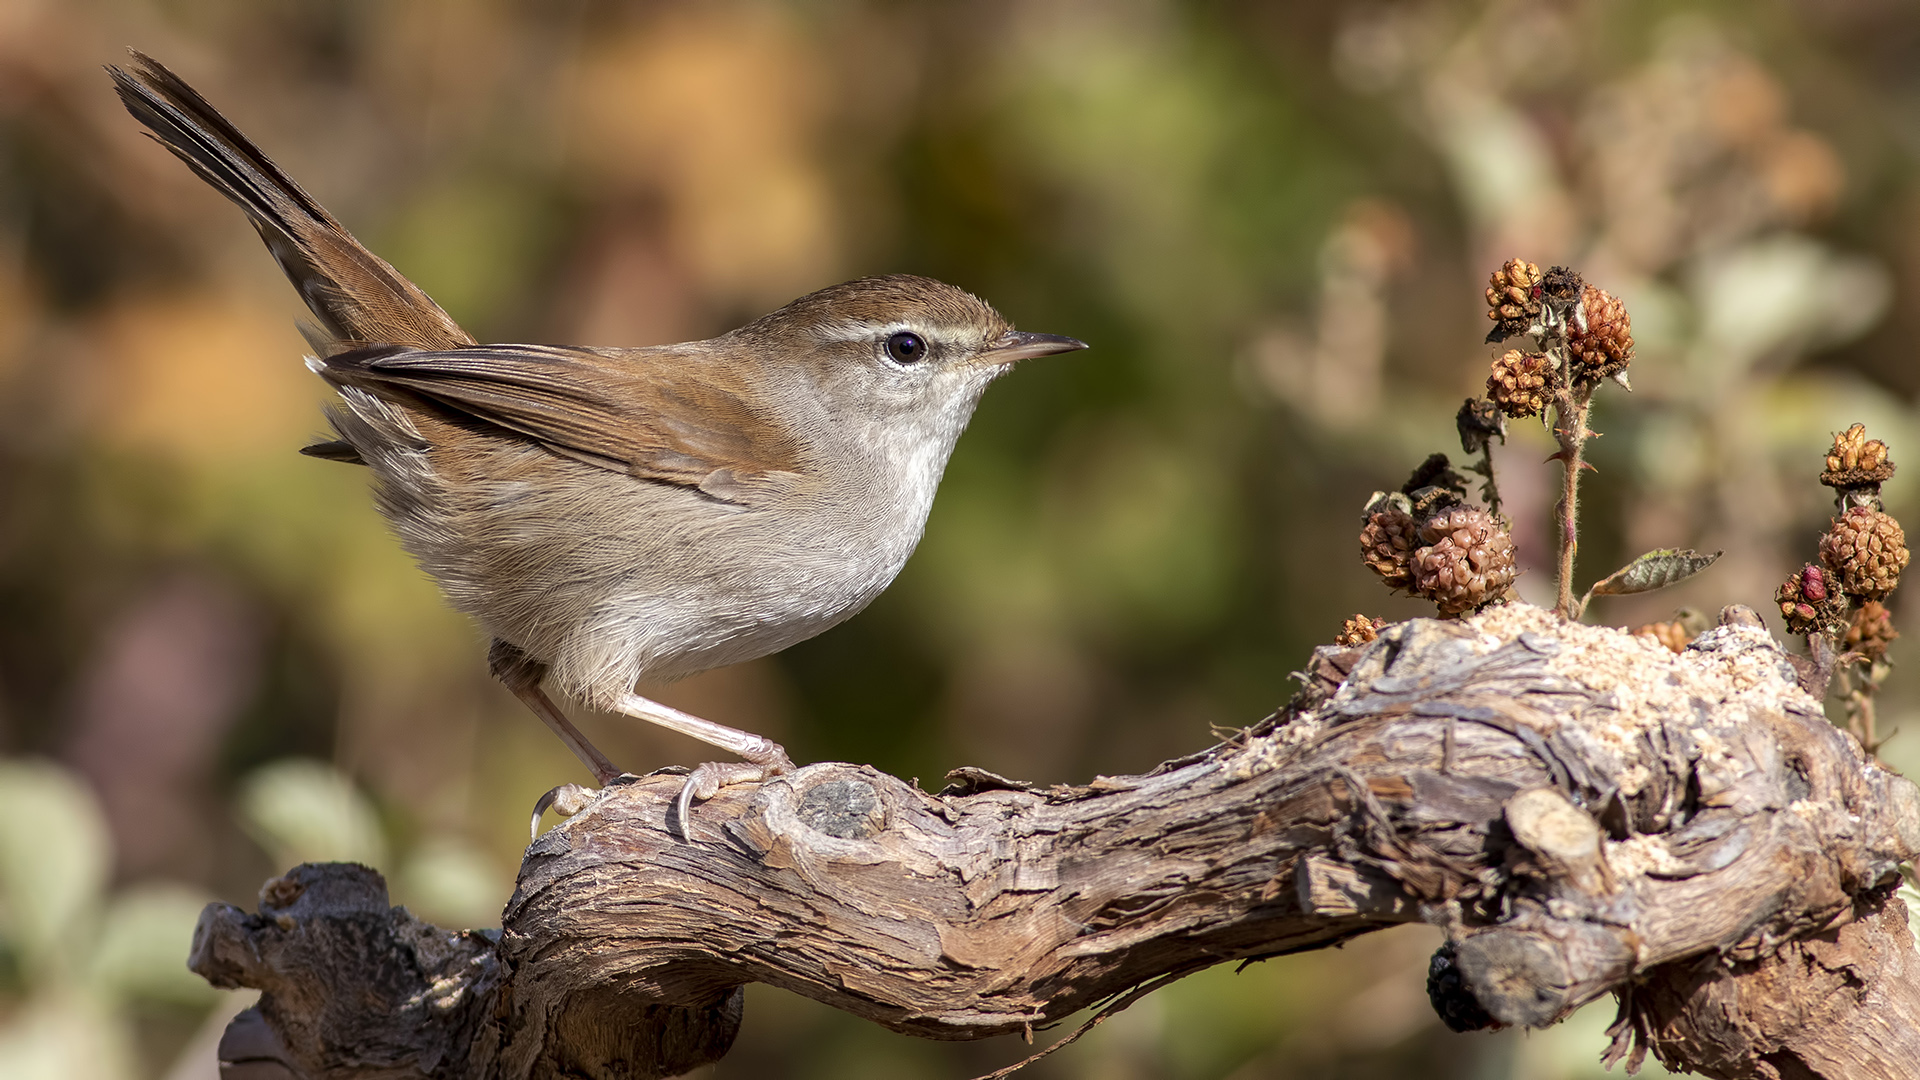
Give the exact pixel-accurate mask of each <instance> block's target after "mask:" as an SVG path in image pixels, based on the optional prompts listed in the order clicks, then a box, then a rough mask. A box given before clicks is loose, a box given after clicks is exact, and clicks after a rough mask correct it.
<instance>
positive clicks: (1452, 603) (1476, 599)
mask: <svg viewBox="0 0 1920 1080" xmlns="http://www.w3.org/2000/svg"><path fill="white" fill-rule="evenodd" d="M1420 539H1421V540H1422V541H1424V544H1425V546H1423V547H1420V548H1419V549H1417V550H1415V551H1414V553H1413V588H1412V590H1411V591H1412V593H1413V594H1414V595H1415V596H1424V597H1426V598H1427V599H1429V600H1432V601H1433V602H1434V603H1436V604H1438V605H1439V606H1440V613H1441V614H1443V615H1458V614H1460V613H1462V612H1465V611H1471V610H1473V609H1474V608H1477V607H1480V606H1481V605H1483V604H1486V603H1487V602H1489V601H1492V600H1497V599H1499V598H1500V597H1501V596H1504V595H1505V594H1506V591H1507V588H1508V587H1509V586H1511V585H1512V584H1513V578H1514V555H1513V537H1512V536H1510V535H1508V533H1507V530H1506V528H1505V527H1504V526H1502V525H1501V523H1500V520H1499V519H1498V518H1496V517H1494V516H1493V515H1492V514H1490V513H1488V512H1487V511H1485V510H1483V509H1481V508H1479V507H1477V506H1456V507H1453V508H1451V509H1448V510H1443V511H1441V512H1440V513H1438V514H1435V515H1434V516H1433V517H1432V518H1429V519H1428V520H1427V521H1426V522H1425V523H1424V524H1422V525H1421V527H1420Z"/></svg>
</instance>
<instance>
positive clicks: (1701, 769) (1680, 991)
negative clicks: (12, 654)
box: [193, 606, 1920, 1080]
mask: <svg viewBox="0 0 1920 1080" xmlns="http://www.w3.org/2000/svg"><path fill="white" fill-rule="evenodd" d="M1742 610H1743V609H1729V611H1730V613H1731V614H1732V616H1733V617H1731V618H1729V619H1727V620H1725V621H1726V622H1727V623H1728V625H1723V626H1722V627H1721V628H1720V629H1718V630H1716V631H1713V632H1710V633H1709V634H1707V635H1704V636H1703V637H1702V638H1701V640H1700V641H1699V642H1697V643H1696V645H1695V647H1694V648H1693V649H1692V650H1690V651H1689V652H1688V654H1686V655H1685V656H1681V657H1674V656H1673V655H1672V654H1670V653H1667V652H1666V651H1665V650H1664V649H1660V648H1658V647H1656V646H1653V645H1651V644H1650V643H1647V642H1644V641H1641V640H1640V639H1634V638H1630V637H1627V636H1626V635H1624V634H1621V633H1619V632H1618V631H1611V630H1605V629H1600V628H1593V627H1581V626H1570V625H1566V624H1562V623H1559V622H1558V621H1557V620H1556V619H1554V618H1553V617H1552V616H1551V615H1550V614H1548V613H1545V612H1540V611H1538V610H1536V609H1530V608H1524V607H1519V606H1513V607H1510V608H1506V609H1499V610H1497V611H1495V612H1492V613H1489V614H1487V615H1484V616H1481V617H1479V618H1477V619H1474V620H1470V621H1468V622H1466V623H1441V622H1435V621H1430V620H1417V621H1414V622H1409V623H1406V624H1402V625H1400V626H1396V627H1392V628H1390V629H1389V630H1388V631H1386V632H1385V633H1384V634H1383V635H1382V636H1381V638H1380V640H1378V641H1376V642H1374V643H1373V644H1371V645H1369V646H1367V647H1366V648H1365V649H1363V650H1332V649H1323V650H1320V651H1319V652H1318V653H1316V654H1315V657H1314V661H1313V664H1312V666H1311V669H1310V672H1309V674H1308V675H1307V676H1306V680H1307V687H1306V689H1305V690H1304V691H1302V693H1300V694H1299V695H1298V696H1297V697H1296V699H1295V700H1294V702H1293V703H1292V704H1290V705H1289V706H1288V708H1287V709H1285V710H1282V711H1281V712H1280V713H1279V714H1277V715H1275V716H1274V717H1271V718H1269V719H1268V720H1266V721H1264V722H1262V723H1261V724H1259V725H1257V726H1256V727H1255V728H1253V729H1251V730H1249V731H1248V732H1246V733H1245V734H1243V735H1242V736H1241V737H1239V738H1236V739H1233V740H1230V741H1229V742H1227V743H1224V744H1222V745H1219V746H1216V747H1213V748H1211V749H1209V750H1207V751H1205V752H1203V753H1200V754H1196V755H1194V756H1192V757H1189V758H1185V759H1181V760H1178V761H1173V762H1168V763H1166V764H1164V765H1162V766H1160V767H1159V768H1157V769H1155V770H1154V771H1152V772H1150V773H1147V774H1144V775H1140V776H1124V777H1101V778H1098V779H1096V780H1095V781H1094V782H1093V783H1091V784H1088V785H1084V786H1076V787H1068V786H1056V787H1047V788H1038V787H1031V786H1028V785H1024V784H1018V783H1014V782H1011V781H1006V780H1003V779H1001V778H999V777H995V776H992V775H991V774H988V773H984V772H981V771H979V770H962V771H961V772H960V773H957V774H955V776H954V777H952V778H950V779H953V780H954V781H955V782H954V783H953V785H952V786H951V787H949V789H948V790H947V791H945V792H943V793H941V794H939V795H928V794H926V793H923V792H921V791H920V790H919V789H917V788H915V787H914V786H912V785H910V784H907V783H904V782H902V781H900V780H897V779H895V778H893V777H890V776H886V775H884V774H882V773H879V772H876V771H875V770H873V769H870V768H863V767H859V766H852V765H845V764H838V763H827V764H820V765H813V766H808V767H806V768H803V769H799V770H797V771H796V772H794V773H792V774H790V775H788V776H785V777H781V778H780V779H778V780H776V781H773V782H770V783H767V784H763V785H759V786H756V787H744V788H737V789H729V790H727V791H724V792H722V793H721V795H720V796H719V797H718V798H716V799H714V800H713V801H712V802H710V803H706V804H703V805H702V806H700V807H699V808H698V809H697V811H696V812H695V814H694V815H693V820H692V822H691V823H690V824H691V827H692V837H693V839H692V843H690V844H689V843H682V842H680V841H678V840H676V839H675V838H674V837H673V835H672V833H671V832H669V830H668V829H667V828H666V824H665V818H666V814H667V812H668V807H669V805H670V803H671V802H672V799H673V796H674V793H675V792H676V790H677V789H678V786H679V783H680V781H679V779H678V778H676V777H671V776H661V777H647V778H640V779H636V780H633V781H631V782H627V783H623V784H619V785H616V786H612V787H609V788H607V789H606V790H604V791H602V792H600V793H599V794H598V795H597V796H596V797H595V798H594V799H593V800H592V801H591V802H590V803H589V804H588V805H587V806H586V808H585V809H584V810H582V811H581V812H580V813H578V814H576V815H575V816H574V817H572V818H570V819H568V820H567V821H566V822H564V823H563V824H561V825H560V826H558V827H556V828H555V829H553V830H552V831H550V832H548V833H547V834H546V835H544V836H542V837H541V838H540V839H539V840H537V841H535V842H534V843H533V844H532V845H531V846H530V847H529V848H528V849H527V853H526V857H525V861H524V862H523V864H522V866H521V872H520V878H519V883H518V887H517V888H516V890H515V892H514V895H513V898H512V899H511V900H510V901H509V902H508V904H507V908H506V911H505V913H504V926H503V929H502V930H501V931H499V932H498V933H497V934H494V933H492V932H466V933H456V932H449V931H443V930H439V929H437V928H433V927H428V926H425V925H423V924H421V923H419V922H417V921H416V920H413V919H412V917H411V916H409V915H407V914H406V912H405V911H404V910H403V909H391V910H390V909H388V908H387V903H386V898H385V893H384V887H383V886H382V885H381V884H380V882H379V881H378V878H377V875H373V874H372V873H371V872H370V871H367V870H365V869H364V868H357V867H343V866H337V865H335V866H306V867H301V868H299V869H297V870H295V871H294V872H292V873H290V874H289V875H287V876H286V877H284V878H279V879H275V881H274V882H271V883H269V885H268V887H267V889H266V890H263V894H262V899H261V910H260V914H258V915H248V914H245V913H244V912H241V911H240V910H239V909H238V908H234V907H231V906H228V905H213V906H211V907H209V908H208V910H207V912H206V914H205V915H204V916H203V917H202V920H201V926H200V928H199V931H198V933H197V934H196V939H195V946H194V958H193V966H194V969H195V970H196V971H199V972H200V973H201V974H203V975H204V976H206V977H207V978H208V979H209V980H210V981H212V982H214V983H215V984H216V985H221V986H255V987H259V988H260V989H261V990H262V991H263V996H262V999H261V1004H260V1006H259V1008H258V1010H257V1013H256V1014H255V1015H253V1016H252V1017H251V1018H245V1017H243V1020H242V1021H236V1026H235V1029H234V1030H233V1031H230V1033H229V1041H230V1042H231V1043H233V1046H232V1047H231V1048H230V1049H231V1051H232V1053H231V1055H229V1054H223V1057H226V1058H227V1059H228V1060H229V1061H234V1062H236V1064H235V1065H233V1066H232V1067H231V1069H230V1072H229V1075H231V1076H239V1075H243V1074H242V1073H241V1072H239V1071H238V1070H239V1069H241V1068H243V1067H244V1068H250V1069H254V1070H256V1071H254V1072H249V1073H245V1074H244V1075H247V1076H266V1075H271V1074H270V1073H266V1072H260V1071H257V1070H260V1069H265V1068H284V1069H285V1070H286V1072H287V1074H291V1075H298V1076H306V1077H315V1078H319V1077H327V1078H333V1077H375V1076H378V1077H403V1076H404V1077H415V1076H432V1077H475V1078H488V1080H492V1078H502V1080H509V1078H511V1080H519V1078H523V1077H545V1076H554V1075H585V1076H622V1077H657V1076H668V1075H674V1074H676V1073H678V1072H682V1071H685V1070H687V1069H690V1068H692V1067H694V1066H697V1065H699V1064H702V1063H704V1062H707V1061H712V1060H716V1059H717V1058H719V1057H720V1056H721V1055H723V1054H724V1053H725V1052H726V1050H727V1047H728V1046H729V1045H730V1043H731V1042H732V1039H733V1036H734V1034H735V1032H736V1031H737V1030H738V1028H739V1025H740V1023H741V1010H740V1001H741V998H740V988H741V986H742V985H743V984H745V983H747V982H764V983H768V984H771V985H774V986H779V987H782V988H784V989H787V990H791V991H793V992H795V993H799V994H803V995H805V996H808V997H811V998H814V999H816V1000H819V1001H823V1002H826V1003H828V1004H830V1005H833V1006H835V1007H836V1008H840V1009H843V1010H845V1011H847V1012H851V1013H853V1014H855V1015H857V1016H861V1017H865V1018H867V1019H869V1020H872V1021H874V1022H875V1023H879V1024H882V1025H884V1026H886V1027H888V1028H891V1029H893V1030H895V1031H900V1032H904V1033H908V1034H912V1035H918V1036H922V1037H926V1038H936V1039H974V1038H982V1037H986V1036H991V1035H999V1034H1005V1033H1009V1032H1021V1031H1026V1030H1030V1029H1031V1027H1032V1026H1035V1025H1039V1024H1042V1023H1046V1022H1049V1021H1053V1020H1057V1019H1059V1018H1061V1017H1064V1016H1067V1015H1069V1014H1071V1013H1073V1012H1075V1011H1077V1010H1079V1009H1082V1008H1085V1007H1087V1006H1089V1005H1092V1004H1095V1003H1097V1002H1100V1001H1101V1000H1103V999H1106V998H1109V997H1111V996H1113V995H1115V994H1119V993H1122V992H1124V991H1127V990H1129V989H1130V988H1133V987H1137V986H1141V985H1143V984H1149V983H1151V982H1153V981H1154V980H1159V979H1165V978H1168V977H1177V976H1179V975H1181V974H1185V973H1189V972H1192V971H1196V970H1199V969H1201V968H1204V967H1208V966H1211V965H1214V964H1218V963H1222V962H1227V961H1234V960H1242V959H1251V958H1258V957H1266V956H1274V955H1279V954H1281V953H1287V952H1296V951H1300V950H1305V949H1314V948H1322V947H1325V946H1327V945H1331V944H1335V943H1337V942H1340V941H1343V940H1346V939H1348V938H1351V937H1353V936H1355V935H1358V934H1363V933H1366V932H1368V931H1371V930H1375V929H1378V928H1381V927H1384V926H1388V925H1392V924H1395V923H1400V922H1408V921H1413V920H1424V921H1427V922H1430V923H1434V924H1436V925H1438V926H1441V927H1443V928H1445V929H1446V930H1447V932H1448V938H1449V940H1448V943H1447V946H1446V947H1445V948H1443V949H1442V951H1441V953H1440V954H1439V955H1437V956H1436V958H1435V965H1434V973H1433V977H1432V979H1431V980H1430V991H1431V993H1432V994H1433V996H1434V1000H1435V1006H1436V1008H1437V1009H1439V1011H1440V1012H1441V1014H1442V1016H1443V1017H1444V1018H1446V1019H1447V1020H1448V1022H1449V1024H1450V1025H1452V1026H1454V1027H1456V1028H1458V1029H1465V1028H1470V1027H1484V1026H1490V1025H1495V1024H1524V1025H1529V1026H1542V1025H1546V1024H1551V1023H1554V1022H1556V1021H1558V1020H1559V1019H1561V1018H1563V1017H1565V1016H1566V1015H1567V1014H1568V1013H1570V1012H1571V1011H1572V1010H1573V1009H1575V1008H1577V1007H1578V1006H1580V1005H1582V1004H1584V1003H1586V1002H1587V1001H1590V1000H1592V999H1594V998H1596V997H1599V996H1601V995H1603V994H1606V993H1609V992H1614V993H1619V994H1621V995H1622V997H1623V1000H1624V1002H1625V1005H1624V1006H1623V1018H1622V1023H1621V1024H1620V1025H1619V1026H1618V1028H1617V1038H1616V1042H1615V1047H1614V1050H1613V1053H1614V1054H1615V1056H1620V1055H1624V1054H1634V1055H1638V1054H1639V1053H1641V1052H1643V1051H1644V1049H1645V1048H1649V1047H1650V1048H1652V1049H1653V1050H1654V1051H1655V1052H1656V1053H1658V1054H1659V1055H1660V1056H1661V1058H1662V1060H1663V1061H1665V1062H1666V1063H1667V1064H1669V1065H1670V1066H1675V1067H1682V1068H1686V1067H1702V1068H1718V1069H1721V1070H1722V1071H1718V1072H1709V1075H1715V1076H1729V1077H1732V1076H1742V1077H1745V1076H1755V1077H1768V1076H1783V1077H1808V1076H1817V1077H1836V1078H1837V1077H1842V1076H1848V1077H1851V1076H1872V1077H1881V1076H1887V1077H1895V1076H1899V1077H1920V1052H1916V1051H1915V1050H1910V1049H1906V1048H1907V1047H1909V1046H1910V1045H1911V1044H1912V1041H1913V1040H1914V1039H1915V1038H1916V1036H1915V1032H1916V1031H1920V1025H1917V1024H1916V1023H1914V1017H1915V1016H1916V1015H1920V964H1916V962H1915V959H1914V956H1913V945H1912V941H1911V938H1910V936H1908V935H1907V933H1906V930H1905V924H1904V917H1903V914H1904V913H1903V908H1902V907H1901V905H1899V904H1898V902H1897V901H1894V902H1891V903H1890V902H1889V901H1888V897H1889V896H1890V894H1891V889H1892V887H1893V885H1894V883H1895V882H1896V880H1897V867H1898V865H1899V864H1900V863H1901V862H1903V861H1907V860H1910V859H1912V858H1913V856H1914V854H1915V852H1916V851H1920V794H1917V793H1916V790H1915V788H1914V787H1913V785H1912V784H1911V783H1909V782H1908V781H1906V780H1904V779H1902V778H1900V777H1898V776H1896V775H1894V774H1892V773H1890V772H1888V771H1886V770H1885V769H1883V768H1881V767H1879V766H1878V765H1876V764H1874V763H1872V762H1870V761H1868V760H1867V759H1866V758H1865V756H1864V755H1863V754H1862V753H1861V751H1860V748H1859V746H1858V744H1857V743H1855V742H1853V741H1852V740H1851V739H1850V738H1849V737H1848V736H1847V735H1846V734H1845V733H1843V732H1841V731H1839V730H1837V729H1835V728H1834V727H1832V726H1831V725H1830V724H1828V723H1827V721H1826V720H1825V718H1824V716H1823V715H1822V714H1821V712H1820V709H1819V705H1818V703H1817V702H1815V701H1814V700H1813V699H1811V698H1809V697H1808V696H1807V695H1806V694H1805V693H1804V692H1802V691H1801V690H1800V689H1799V688H1798V686H1797V685H1796V683H1795V681H1794V674H1793V669H1792V667H1791V665H1790V664H1789V663H1788V661H1787V658H1786V656H1785V654H1784V653H1782V652H1781V651H1780V650H1779V648H1778V646H1777V645H1776V644H1775V643H1774V642H1773V641H1772V640H1771V639H1770V638H1768V637H1767V636H1766V634H1765V633H1764V631H1762V630H1759V629H1758V628H1757V627H1755V626H1751V625H1745V624H1744V623H1745V619H1743V618H1742V617H1740V612H1741V611H1742ZM1745 615H1746V616H1747V617H1750V616H1751V613H1750V612H1746V613H1745ZM1896 915H1899V916H1901V917H1900V918H1898V919H1896ZM236 1032H238V1033H239V1034H236ZM1903 1040H1904V1041H1903ZM1870 1041H1872V1042H1875V1044H1876V1045H1875V1046H1868V1045H1866V1044H1867V1043H1868V1042H1870ZM1596 1049H1598V1048H1596ZM243 1052H244V1053H243ZM242 1056H245V1057H246V1060H247V1062H248V1063H249V1064H247V1065H245V1066H242V1065H240V1064H238V1062H239V1061H240V1059H241V1057H242ZM1781 1063H1785V1065H1783V1064H1781ZM1742 1069H1744V1070H1746V1071H1741V1070H1742ZM1769 1069H1771V1070H1773V1071H1771V1072H1770V1071H1768V1070H1769Z"/></svg>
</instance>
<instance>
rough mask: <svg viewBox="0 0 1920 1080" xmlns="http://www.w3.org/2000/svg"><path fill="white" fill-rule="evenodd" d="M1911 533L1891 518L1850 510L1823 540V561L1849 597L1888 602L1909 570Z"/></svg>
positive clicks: (1866, 510) (1865, 509)
mask: <svg viewBox="0 0 1920 1080" xmlns="http://www.w3.org/2000/svg"><path fill="white" fill-rule="evenodd" d="M1908 558H1909V556H1908V554H1907V534H1906V531H1905V530H1903V529H1901V528H1900V523H1899V522H1898V521H1895V520H1894V519H1893V518H1892V517H1891V516H1889V515H1887V514H1884V513H1882V512H1881V511H1878V510H1873V509H1869V508H1868V507H1864V506H1854V507H1849V508H1848V509H1847V510H1846V511H1845V512H1844V513H1842V514H1841V515H1840V516H1839V517H1837V518H1835V519H1834V520H1833V525H1832V526H1831V527H1830V528H1828V529H1827V533H1826V535H1825V536H1822V537H1821V538H1820V561H1821V562H1823V563H1825V564H1826V565H1827V569H1828V570H1830V571H1832V572H1833V576H1834V578H1835V579H1837V581H1838V582H1839V585H1840V588H1841V589H1842V590H1844V591H1845V592H1846V593H1847V595H1849V596H1855V597H1858V598H1860V599H1862V600H1885V599H1886V598H1887V594H1888V593H1891V592H1892V591H1893V590H1894V589H1895V588H1897V587H1898V586H1899V584H1900V571H1902V570H1905V569H1906V568H1907V560H1908Z"/></svg>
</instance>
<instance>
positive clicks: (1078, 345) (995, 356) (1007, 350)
mask: <svg viewBox="0 0 1920 1080" xmlns="http://www.w3.org/2000/svg"><path fill="white" fill-rule="evenodd" d="M1086 347H1087V343H1086V342H1084V341H1080V340H1077V339H1075V338H1070V337H1063V336H1061V335H1059V334H1029V333H1027V332H1026V331H1024V330H1009V331H1008V332H1007V333H1006V334H1005V335H1004V336H1002V337H1001V338H1000V340H998V341H996V342H994V343H993V348H991V349H988V350H987V351H986V352H983V353H981V354H980V355H979V356H978V357H976V358H975V359H977V360H978V361H979V362H980V363H983V364H1011V363H1013V362H1014V361H1016V360H1027V359H1031V358H1033V357H1035V356H1052V355H1053V354H1054V353H1063V352H1072V351H1073V350H1075V349H1084V348H1086Z"/></svg>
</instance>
